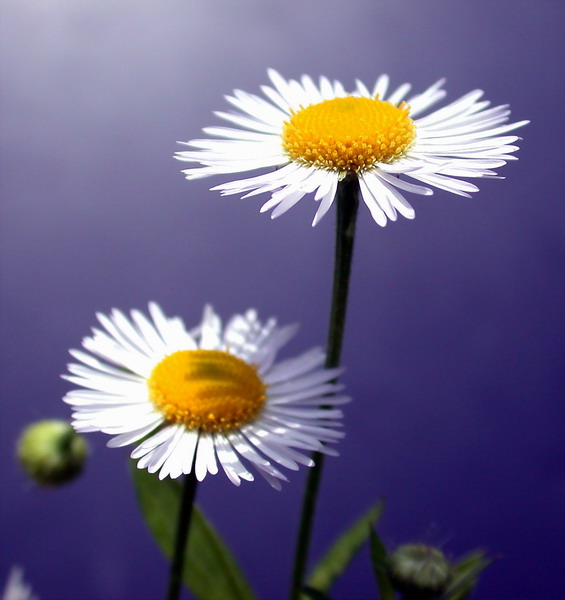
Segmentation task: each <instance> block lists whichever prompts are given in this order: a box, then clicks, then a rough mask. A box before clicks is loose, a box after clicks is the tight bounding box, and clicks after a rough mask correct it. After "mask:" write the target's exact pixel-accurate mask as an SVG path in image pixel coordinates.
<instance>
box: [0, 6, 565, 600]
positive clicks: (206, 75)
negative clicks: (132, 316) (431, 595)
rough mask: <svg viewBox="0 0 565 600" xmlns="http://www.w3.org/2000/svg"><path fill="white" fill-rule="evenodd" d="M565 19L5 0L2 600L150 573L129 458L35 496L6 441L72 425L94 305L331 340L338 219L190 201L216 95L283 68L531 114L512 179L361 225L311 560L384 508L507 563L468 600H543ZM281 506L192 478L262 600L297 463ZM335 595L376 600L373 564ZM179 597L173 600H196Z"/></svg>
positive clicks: (283, 587)
mask: <svg viewBox="0 0 565 600" xmlns="http://www.w3.org/2000/svg"><path fill="white" fill-rule="evenodd" d="M562 10H563V7H562V5H561V3H559V2H557V1H547V0H537V1H536V2H534V1H526V2H521V3H517V2H515V1H510V0H497V1H496V2H492V1H490V0H475V1H474V2H467V1H462V0H430V1H428V2H423V1H418V0H410V1H403V0H401V1H395V2H393V1H392V0H391V1H388V2H382V1H375V0H350V1H349V2H347V3H337V2H335V3H332V2H327V1H326V2H322V1H317V0H313V1H311V0H304V1H300V2H297V1H294V0H289V1H287V2H259V1H255V2H253V1H250V0H240V1H233V0H232V1H228V0H221V1H220V0H209V1H208V2H189V1H188V0H184V1H180V0H177V1H162V2H148V1H145V0H135V1H133V0H129V1H121V2H110V1H108V0H96V1H95V0H73V1H72V2H70V1H68V0H51V1H50V2H40V1H38V0H33V1H32V0H17V1H16V0H4V2H3V3H2V7H1V32H0V33H1V48H0V50H1V55H0V56H1V59H0V60H1V69H2V71H1V75H2V81H3V84H2V92H1V118H2V130H1V140H2V153H1V168H2V177H1V183H2V221H1V228H2V231H1V244H2V247H1V250H2V267H1V276H2V296H1V301H2V305H1V322H2V325H1V326H2V357H1V358H2V383H1V385H2V390H1V397H0V410H1V424H0V427H1V431H0V446H1V485H2V493H1V494H0V507H1V530H2V536H1V540H0V544H1V560H0V586H2V585H3V582H4V581H5V579H6V578H7V575H8V571H9V569H10V567H11V565H13V564H19V565H21V566H23V568H24V569H25V573H26V578H27V579H28V580H29V581H30V582H31V583H32V585H33V588H34V591H36V593H37V594H38V595H39V596H40V598H41V599H42V600H77V599H85V600H150V599H154V598H160V597H162V596H163V595H164V590H165V585H166V578H167V567H166V562H165V560H164V559H163V557H162V556H161V554H160V552H159V550H158V549H157V548H156V546H155V545H154V543H153V541H152V539H151V538H150V536H149V533H148V532H147V530H146V528H145V525H144V523H143V521H142V519H141V516H140V513H139V510H138V507H137V504H136V501H135V498H134V493H133V489H132V486H131V483H130V481H129V476H128V473H127V467H126V456H127V451H126V450H125V449H123V450H110V449H106V448H105V443H106V441H107V437H106V436H104V435H103V434H90V435H89V436H88V442H89V443H90V446H91V458H90V460H89V462H88V464H87V468H86V472H85V473H84V476H83V477H82V478H80V479H79V480H77V481H75V482H73V483H72V484H70V485H69V486H68V487H65V488H61V489H58V490H43V489H39V488H37V487H35V486H34V485H32V484H31V483H29V482H28V480H27V479H26V478H25V476H24V475H23V473H22V472H21V470H20V469H19V467H18V466H17V464H16V462H15V459H14V448H15V442H16V439H17V437H18V435H19V432H20V431H21V429H22V428H23V427H24V426H25V425H26V424H28V423H29V422H30V421H33V420H37V419H42V418H46V417H59V418H64V419H66V418H69V416H70V410H69V407H67V406H66V405H64V404H63V402H61V397H62V396H63V395H64V394H65V392H66V391H67V390H68V389H69V384H67V383H66V382H64V381H63V380H62V379H60V378H59V375H60V374H61V373H63V372H64V371H65V369H66V363H67V362H68V360H69V356H68V349H69V348H71V347H78V346H79V344H80V341H81V339H82V338H83V337H84V336H85V335H87V334H88V333H89V332H90V328H91V327H92V326H93V325H94V324H95V317H94V314H95V312H96V311H105V312H107V311H109V310H110V309H111V308H112V307H118V308H120V309H122V310H124V311H128V310H129V309H131V308H140V309H145V308H146V306H147V302H148V301H149V300H156V301H158V302H159V303H160V304H161V305H162V307H163V308H164V310H165V311H166V312H167V313H168V314H170V315H173V314H178V315H181V316H182V317H183V318H184V320H185V322H186V323H187V325H188V326H193V325H195V324H197V322H198V320H199V318H200V316H201V311H202V307H203V305H204V303H206V302H211V303H212V304H213V305H214V307H215V308H216V309H217V310H218V311H219V312H220V314H222V315H223V316H224V318H226V319H227V318H228V317H229V316H230V315H231V314H233V313H234V312H239V311H243V310H245V309H247V308H248V307H251V306H252V307H256V308H257V309H258V310H259V312H260V314H261V315H262V316H263V317H265V318H266V317H269V316H271V315H274V316H277V317H278V318H279V320H280V322H281V323H289V322H300V323H301V325H302V327H301V330H300V333H299V335H298V336H297V337H296V339H295V340H294V341H293V342H292V343H291V344H290V345H289V346H288V348H287V351H286V353H284V354H283V357H284V356H290V355H291V354H292V353H298V352H300V351H302V350H304V349H306V348H309V347H311V346H314V345H319V344H322V345H323V344H325V336H326V326H327V318H328V309H329V294H330V285H331V269H332V260H333V235H334V220H335V212H334V211H333V210H332V211H331V212H330V213H329V214H328V216H326V217H325V219H324V220H323V221H322V223H321V224H320V225H319V226H318V227H316V228H315V229H312V228H311V226H310V223H311V221H312V218H313V215H314V212H315V204H314V202H313V200H312V199H311V198H305V199H303V200H302V201H301V202H300V203H299V204H298V205H297V206H296V207H295V208H293V209H292V210H291V211H290V212H288V213H287V214H286V215H284V216H283V217H281V218H280V219H278V220H275V221H271V220H270V218H269V217H268V216H267V215H261V214H259V206H260V204H261V202H262V200H261V198H249V199H246V200H240V199H239V198H237V197H235V196H234V197H229V198H221V197H220V196H219V195H218V193H217V192H209V191H208V189H209V187H211V186H213V185H216V184H219V183H221V182H222V181H223V179H222V178H214V179H203V180H199V181H195V182H187V181H185V180H184V178H183V176H182V175H181V173H180V169H181V168H182V167H183V164H181V163H178V162H176V161H174V160H173V158H172V154H173V152H174V151H175V150H178V149H180V148H181V147H180V146H178V145H177V144H176V142H177V140H188V139H191V138H195V137H200V130H201V128H202V127H204V126H207V125H213V124H219V120H218V119H216V118H215V117H214V116H213V114H212V111H213V110H224V109H226V107H227V104H226V103H225V101H224V100H223V95H224V94H227V93H230V92H231V91H232V90H233V89H234V88H236V87H237V88H241V89H244V90H246V91H249V92H258V91H259V86H260V85H261V84H265V83H267V75H266V69H267V68H268V67H274V68H276V69H278V70H279V71H280V72H281V74H282V75H283V76H285V77H287V78H290V77H293V78H297V77H299V76H300V75H301V74H302V73H308V74H310V75H311V76H313V77H316V78H317V77H318V76H320V75H326V76H328V77H330V78H332V79H334V78H335V79H339V80H341V81H342V82H343V83H344V85H345V86H346V88H349V89H351V88H352V87H353V86H354V80H355V78H359V79H361V80H362V81H364V82H365V83H367V84H368V85H372V83H373V82H374V81H375V79H376V78H377V76H378V75H379V74H381V73H383V72H385V73H388V74H389V75H390V76H391V78H392V83H393V85H399V84H401V83H403V82H404V81H409V82H411V83H412V84H413V90H414V91H415V92H417V91H422V90H423V89H424V88H426V87H427V86H428V85H430V84H431V83H433V82H435V81H436V80H437V79H439V78H440V77H443V76H446V77H447V79H448V80H447V86H446V87H447V91H448V98H447V100H454V99H456V98H457V97H459V96H460V95H462V94H464V93H466V92H468V91H470V90H471V89H474V88H482V89H484V90H485V92H486V98H487V99H489V100H491V101H492V103H493V105H498V104H504V103H510V104H511V105H512V110H513V114H512V118H513V119H514V120H521V119H531V120H532V123H531V125H529V126H528V127H526V128H524V129H522V130H520V132H519V135H523V137H524V140H523V142H521V144H520V145H521V146H522V149H521V150H520V151H519V153H518V156H519V159H520V160H519V161H518V162H513V163H510V164H509V165H507V166H506V167H504V168H502V169H501V174H502V175H504V176H506V177H507V180H506V181H484V182H479V183H480V187H481V191H480V193H478V194H476V195H475V197H474V198H473V199H464V198H460V197H456V196H453V195H449V194H448V193H444V192H441V191H437V192H436V193H435V194H434V196H432V197H431V198H425V197H412V198H411V202H412V203H413V205H414V207H415V209H416V219H415V220H414V221H407V220H400V221H398V222H396V223H392V224H389V225H388V226H387V227H386V228H385V229H381V228H380V227H378V226H377V225H376V224H375V223H374V222H373V221H372V219H371V218H370V215H369V213H368V211H367V210H366V209H365V208H364V207H363V206H361V207H360V213H359V223H358V235H357V245H356V249H355V254H356V256H355V260H354V265H353V275H352V288H351V302H350V307H349V314H348V323H347V333H346V340H345V349H344V353H343V362H344V364H345V365H347V373H346V375H345V377H344V381H345V382H346V384H347V387H348V390H349V392H350V394H351V395H352V396H353V397H354V402H353V403H352V404H350V405H348V406H347V407H346V430H347V438H346V439H345V440H344V442H343V443H342V444H341V445H340V448H339V449H340V452H341V456H340V457H339V458H336V459H330V460H328V461H327V462H326V470H325V478H324V481H323V485H322V490H321V496H320V505H319V512H318V516H317V526H316V529H315V536H314V546H313V556H314V557H316V556H319V555H320V553H321V552H322V551H323V549H324V548H325V547H326V546H327V545H328V543H329V542H330V541H331V540H332V539H333V538H334V537H335V536H336V534H337V533H338V532H339V531H340V530H341V529H342V528H343V527H345V526H346V525H347V524H349V523H350V522H351V521H352V520H353V519H354V518H355V517H356V516H357V515H358V514H359V513H360V512H362V511H363V510H365V509H366V508H367V507H368V506H369V505H370V504H371V503H372V502H373V501H374V500H375V499H377V498H380V497H383V498H385V499H386V509H385V513H384V516H383V518H382V520H381V523H380V525H379V531H380V533H381V535H382V538H383V540H384V541H385V543H386V544H387V545H389V546H391V547H393V546H395V545H396V544H399V543H404V542H409V541H424V542H427V543H431V544H434V545H438V546H440V547H441V548H443V550H444V551H445V552H446V553H447V554H448V555H450V556H454V557H456V556H459V555H461V554H463V553H465V552H467V551H470V550H473V549H477V548H484V549H488V550H489V551H490V552H491V553H493V554H495V555H498V556H500V557H501V559H500V560H498V561H497V562H496V564H494V565H493V566H492V567H490V568H489V569H488V571H487V572H486V574H485V575H484V576H483V578H482V580H481V583H480V587H479V589H478V593H477V594H476V597H477V598H481V599H482V600H500V599H501V598H512V599H519V598H528V599H534V598H556V597H557V596H558V595H559V593H560V592H562V590H563V584H564V583H565V582H563V580H562V579H561V580H560V578H562V577H563V568H562V567H563V556H562V555H561V556H560V553H561V552H562V547H561V546H560V542H562V541H563V540H562V538H560V537H559V530H560V527H561V528H562V527H563V525H564V520H563V498H564V492H565V443H564V435H563V434H564V430H565V427H564V423H563V416H564V414H565V413H564V411H563V399H564V397H565V394H564V387H565V386H564V370H563V363H562V350H563V325H564V322H565V315H564V312H563V300H564V298H565V278H564V273H563V258H564V256H563V249H564V239H565V234H564V228H563V225H564V220H563V217H564V216H565V208H564V205H563V194H562V187H563V186H562V184H561V175H562V173H563V152H562V149H563V137H562V136H563V120H562V112H563V111H562V99H563V78H562V75H561V76H560V75H559V72H562V71H563V66H564V65H563V62H564V61H563V54H562V50H561V46H560V42H559V33H560V26H559V23H560V16H561V15H562ZM290 479H291V482H290V483H289V484H288V485H286V486H285V487H284V489H283V491H282V492H280V493H277V492H275V491H274V490H272V489H270V488H269V486H267V485H265V484H264V483H263V482H261V481H258V482H257V483H256V484H247V485H246V484H245V483H244V484H243V485H242V487H241V488H239V489H238V488H236V487H234V486H232V485H231V484H230V483H229V482H228V481H227V479H226V478H225V477H223V476H217V477H209V478H207V479H206V481H205V483H204V484H203V485H202V486H201V487H200V489H199V498H198V499H199V503H200V506H201V507H202V509H203V510H204V511H205V512H206V514H207V515H208V516H209V517H210V518H211V519H212V520H213V521H214V522H215V524H216V525H217V527H218V528H219V530H220V531H221V532H222V533H223V535H224V536H225V538H226V539H227V541H228V543H229V544H230V546H231V547H232V549H233V551H234V552H235V553H236V554H237V556H238V558H239V560H240V562H241V564H242V566H243V568H244V570H245V572H246V573H247V574H248V576H249V577H250V579H251V580H252V582H253V585H254V587H255V589H256V591H257V594H258V596H259V597H260V598H261V599H263V600H265V599H266V600H280V599H283V598H285V597H286V596H287V590H288V581H289V572H290V565H291V554H292V552H293V548H294V537H295V531H296V525H297V514H298V511H299V508H300V503H301V496H302V492H303V483H304V480H305V471H304V470H302V471H300V472H299V473H291V474H290ZM334 597H335V599H336V600H353V599H355V600H369V599H372V598H375V597H376V588H375V585H374V581H373V575H372V573H371V570H370V562H369V555H368V551H367V549H364V550H363V551H362V552H361V554H360V555H359V557H358V558H357V559H356V560H355V562H354V564H353V565H352V567H351V569H350V570H349V571H348V573H347V575H346V576H345V577H343V579H342V580H340V582H339V583H338V584H337V585H336V587H335V589H334ZM186 598H189V595H188V594H187V595H186Z"/></svg>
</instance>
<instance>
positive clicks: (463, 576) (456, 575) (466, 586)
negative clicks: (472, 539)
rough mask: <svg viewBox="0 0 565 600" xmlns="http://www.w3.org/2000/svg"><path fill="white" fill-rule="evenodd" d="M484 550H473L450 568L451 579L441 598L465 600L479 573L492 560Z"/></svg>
mask: <svg viewBox="0 0 565 600" xmlns="http://www.w3.org/2000/svg"><path fill="white" fill-rule="evenodd" d="M494 560H495V559H494V558H486V552H483V551H481V550H479V551H477V552H473V553H472V554H469V555H468V556H466V557H464V558H462V559H461V560H460V561H459V562H457V563H456V564H455V565H454V566H453V568H452V574H453V579H452V581H451V583H450V584H449V588H448V589H447V590H446V592H445V594H444V595H443V596H442V600H467V598H469V597H470V595H471V592H472V591H473V588H474V587H475V585H476V584H477V580H478V576H479V574H480V573H481V572H482V571H484V570H485V569H486V568H487V567H488V566H489V565H490V564H492V563H493V562H494Z"/></svg>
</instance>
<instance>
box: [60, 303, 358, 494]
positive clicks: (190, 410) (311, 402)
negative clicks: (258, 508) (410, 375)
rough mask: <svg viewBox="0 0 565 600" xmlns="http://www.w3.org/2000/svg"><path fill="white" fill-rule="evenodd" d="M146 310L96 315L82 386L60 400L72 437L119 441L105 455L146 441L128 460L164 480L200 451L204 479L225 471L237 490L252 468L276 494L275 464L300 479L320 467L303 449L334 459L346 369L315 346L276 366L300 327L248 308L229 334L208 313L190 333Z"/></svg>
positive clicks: (81, 360)
mask: <svg viewBox="0 0 565 600" xmlns="http://www.w3.org/2000/svg"><path fill="white" fill-rule="evenodd" d="M149 313H150V317H149V318H148V317H147V316H145V315H144V314H143V313H141V312H140V311H137V310H133V311H131V315H130V318H128V317H127V316H126V315H124V314H123V313H121V312H120V311H118V310H115V309H114V310H113V311H112V312H111V314H110V315H109V316H107V315H103V314H98V315H97V317H98V320H99V322H100V324H101V326H102V328H101V329H93V335H92V336H91V337H86V338H85V339H84V340H83V342H82V346H83V348H84V350H85V351H82V350H71V351H70V352H71V354H72V356H73V357H74V358H75V359H76V360H77V361H78V362H77V363H72V364H69V365H68V369H69V374H68V375H64V376H63V377H64V378H65V379H67V380H69V381H71V382H72V383H74V384H75V385H77V386H79V388H78V389H75V390H72V391H70V392H69V393H68V394H67V395H66V396H65V398H64V401H65V402H67V403H68V404H70V405H71V406H72V407H73V409H74V412H73V422H72V424H73V427H74V428H75V429H76V430H77V431H79V432H91V431H102V432H103V433H106V434H109V435H112V436H113V437H112V438H111V439H110V440H109V442H108V446H110V447H120V446H126V445H129V444H133V443H137V442H140V443H139V444H138V445H137V446H136V448H135V449H134V450H133V452H132V453H131V457H132V458H134V459H139V460H138V463H137V466H138V467H139V468H140V469H145V468H146V469H148V470H149V471H150V472H152V473H154V472H158V473H159V477H160V478H161V479H163V478H165V477H167V476H169V477H172V478H176V477H179V476H180V475H183V474H188V473H189V472H190V471H191V467H192V464H193V459H194V457H195V454H196V458H195V461H194V465H195V466H194V469H195V474H196V477H197V479H198V480H199V481H202V480H203V479H204V478H205V477H206V475H207V473H211V474H216V473H217V472H218V470H219V468H218V465H219V466H220V467H221V468H222V469H223V471H224V472H225V474H226V475H227V477H228V478H229V479H230V481H231V482H232V483H234V484H235V485H239V484H240V483H241V480H242V479H243V480H247V481H252V480H253V479H254V477H253V473H252V472H251V471H250V470H249V467H250V466H252V467H253V469H254V470H255V471H256V472H258V473H259V474H260V475H262V476H263V477H264V478H265V479H266V480H267V481H268V482H269V483H270V484H271V485H272V486H273V487H275V488H276V489H280V487H281V485H280V481H281V480H286V476H285V475H284V474H283V473H282V472H281V471H279V469H278V468H277V466H275V464H276V465H280V466H283V467H286V468H288V469H293V470H296V469H298V466H299V464H302V465H306V466H312V465H313V462H312V460H311V459H310V458H309V457H308V456H306V455H305V454H304V452H306V453H310V452H312V451H314V450H318V451H321V452H324V453H326V454H333V455H335V454H336V452H335V451H334V450H332V449H331V448H329V447H328V446H327V445H326V444H327V443H331V442H336V441H337V440H338V439H339V438H341V437H342V436H343V434H342V433H341V432H340V431H339V430H338V428H339V426H340V419H341V417H342V412H341V410H339V409H338V408H336V406H337V405H339V404H343V403H345V402H347V401H348V400H349V399H348V398H347V397H346V396H342V395H338V394H337V392H339V390H341V389H342V386H341V385H340V384H337V383H335V382H334V381H332V380H334V379H335V378H336V377H337V376H338V375H339V373H341V369H325V368H323V366H322V365H323V362H324V359H325V356H324V353H323V352H322V351H321V350H320V349H319V348H314V349H312V350H309V351H308V352H306V353H304V354H301V355H300V356H298V357H295V358H292V359H289V360H285V361H282V362H276V357H277V353H278V351H279V349H280V348H281V347H282V346H284V345H285V344H286V343H287V342H288V341H289V340H290V338H291V337H292V336H293V335H294V334H295V332H296V329H297V328H296V326H286V327H279V326H278V325H277V323H276V321H275V320H274V319H269V320H268V321H267V322H265V323H262V322H261V321H259V319H258V317H257V314H256V312H255V311H254V310H249V311H247V312H246V313H245V314H244V315H235V316H234V317H232V319H231V320H230V321H229V322H228V323H227V325H226V326H225V327H222V324H221V321H220V319H219V317H218V316H217V315H216V314H215V313H214V311H213V310H212V308H211V307H209V306H208V307H206V308H205V310H204V316H203V319H202V322H201V324H200V326H199V327H197V328H196V329H195V330H193V331H191V332H189V331H188V330H187V329H186V328H185V326H184V324H183V322H182V321H181V320H180V319H179V318H168V317H166V316H165V315H164V313H163V311H162V310H161V308H160V307H159V306H158V305H157V304H155V303H151V304H150V305H149ZM320 405H325V406H328V407H329V408H327V409H321V408H319V407H320Z"/></svg>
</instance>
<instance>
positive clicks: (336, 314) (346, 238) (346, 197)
mask: <svg viewBox="0 0 565 600" xmlns="http://www.w3.org/2000/svg"><path fill="white" fill-rule="evenodd" d="M358 196H359V182H358V180H357V177H356V176H347V177H346V178H345V179H343V180H342V181H341V182H340V183H339V185H338V188H337V193H336V203H337V227H336V244H335V264H334V278H333V291H332V305H331V309H330V323H329V327H328V342H327V347H326V368H328V369H330V368H334V367H338V366H339V362H340V357H341V348H342V344H343V334H344V330H345V315H346V312H347V295H348V291H349V275H350V273H351V261H352V258H353V241H354V238H355V221H356V217H357V207H358V206H359V199H358ZM312 460H313V461H314V466H313V467H312V468H311V469H310V471H309V473H308V479H307V482H306V489H305V492H304V503H303V505H302V516H301V519H300V528H299V530H298V539H297V543H296V554H295V560H294V572H293V578H292V588H291V593H290V597H291V600H299V598H300V593H301V588H302V586H303V585H304V575H305V571H306V564H307V561H308V551H309V549H310V538H311V534H312V527H313V524H314V512H315V509H316V500H317V497H318V488H319V485H320V479H321V477H322V468H323V466H324V454H322V453H321V452H313V453H312Z"/></svg>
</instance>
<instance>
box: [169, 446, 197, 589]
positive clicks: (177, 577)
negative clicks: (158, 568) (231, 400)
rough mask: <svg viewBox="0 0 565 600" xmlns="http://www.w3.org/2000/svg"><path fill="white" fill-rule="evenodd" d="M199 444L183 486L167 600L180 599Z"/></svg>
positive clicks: (194, 491)
mask: <svg viewBox="0 0 565 600" xmlns="http://www.w3.org/2000/svg"><path fill="white" fill-rule="evenodd" d="M197 450H198V444H197V445H196V450H195V451H194V458H193V460H192V469H191V470H190V473H189V474H188V475H186V476H185V478H184V481H183V485H182V495H181V499H180V506H179V516H178V520H177V533H176V538H175V551H174V554H173V560H172V562H171V570H170V571H169V587H168V589H167V598H166V600H178V598H179V597H180V590H181V583H182V572H183V566H184V556H185V553H186V548H187V541H188V534H189V531H190V520H191V517H192V507H193V506H194V498H195V497H196V487H197V485H198V480H197V479H196V474H195V472H194V471H195V469H194V466H195V462H196V453H197Z"/></svg>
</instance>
